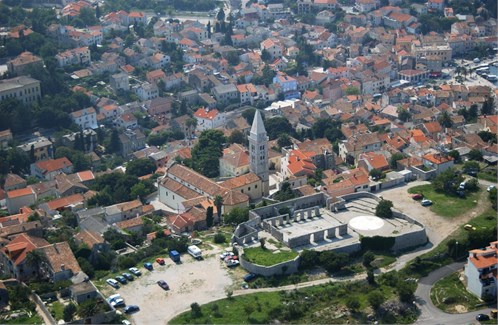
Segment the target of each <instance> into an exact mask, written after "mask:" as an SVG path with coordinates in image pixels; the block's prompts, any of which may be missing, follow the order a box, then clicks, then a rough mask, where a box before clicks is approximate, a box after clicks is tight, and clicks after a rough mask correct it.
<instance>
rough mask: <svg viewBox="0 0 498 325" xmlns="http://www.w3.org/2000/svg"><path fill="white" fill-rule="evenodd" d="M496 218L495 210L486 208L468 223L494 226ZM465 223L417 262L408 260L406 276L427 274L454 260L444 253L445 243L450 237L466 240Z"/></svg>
mask: <svg viewBox="0 0 498 325" xmlns="http://www.w3.org/2000/svg"><path fill="white" fill-rule="evenodd" d="M497 219H498V218H497V217H496V211H495V210H493V209H488V210H486V211H485V212H483V213H482V214H480V215H479V216H477V217H475V218H473V219H471V220H470V221H469V222H468V223H469V224H471V225H472V226H474V227H476V228H477V229H479V228H488V227H490V228H491V227H494V226H495V225H496V223H497V221H498V220H497ZM464 226H465V225H460V227H459V228H458V229H457V230H455V231H454V232H453V233H452V234H451V235H449V236H448V237H447V238H446V239H445V240H443V241H442V242H441V243H440V244H439V245H438V246H437V247H435V248H434V249H433V250H431V251H430V252H428V253H425V254H423V255H421V256H420V261H419V263H418V264H417V263H416V260H415V261H412V262H410V263H409V264H408V265H407V266H406V267H405V268H404V269H403V272H404V273H405V274H407V277H417V278H421V277H424V276H426V275H427V274H429V273H430V272H432V271H434V270H435V269H438V268H440V267H442V266H445V265H448V264H450V263H452V262H454V260H453V259H452V258H450V257H448V256H446V255H445V253H446V251H447V243H448V241H450V240H451V239H455V240H457V241H459V242H462V243H463V242H465V241H466V240H467V236H468V231H467V230H465V229H464Z"/></svg>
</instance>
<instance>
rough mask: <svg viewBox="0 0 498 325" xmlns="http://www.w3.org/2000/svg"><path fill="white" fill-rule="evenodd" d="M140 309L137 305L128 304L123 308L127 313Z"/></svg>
mask: <svg viewBox="0 0 498 325" xmlns="http://www.w3.org/2000/svg"><path fill="white" fill-rule="evenodd" d="M139 310H140V308H139V307H138V306H137V305H128V306H126V307H125V308H124V309H123V311H124V312H125V314H131V313H135V312H137V311H139Z"/></svg>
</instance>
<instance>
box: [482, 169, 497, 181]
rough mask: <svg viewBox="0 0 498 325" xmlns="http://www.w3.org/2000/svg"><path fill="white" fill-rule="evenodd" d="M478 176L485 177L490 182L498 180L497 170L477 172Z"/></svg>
mask: <svg viewBox="0 0 498 325" xmlns="http://www.w3.org/2000/svg"><path fill="white" fill-rule="evenodd" d="M477 178H479V179H484V180H487V181H490V182H495V183H496V182H498V178H497V176H496V171H490V172H484V171H481V172H479V173H477Z"/></svg>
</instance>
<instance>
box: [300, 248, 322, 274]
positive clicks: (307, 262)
mask: <svg viewBox="0 0 498 325" xmlns="http://www.w3.org/2000/svg"><path fill="white" fill-rule="evenodd" d="M317 262H318V252H316V251H310V250H307V249H305V250H303V251H302V252H301V262H300V264H299V267H300V268H301V269H303V270H304V269H309V268H312V267H315V266H316V265H317Z"/></svg>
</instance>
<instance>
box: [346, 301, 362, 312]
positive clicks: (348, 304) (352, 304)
mask: <svg viewBox="0 0 498 325" xmlns="http://www.w3.org/2000/svg"><path fill="white" fill-rule="evenodd" d="M346 307H348V308H349V309H350V310H351V311H352V312H356V311H357V310H358V308H360V302H359V301H358V299H355V298H349V299H348V301H347V302H346Z"/></svg>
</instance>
